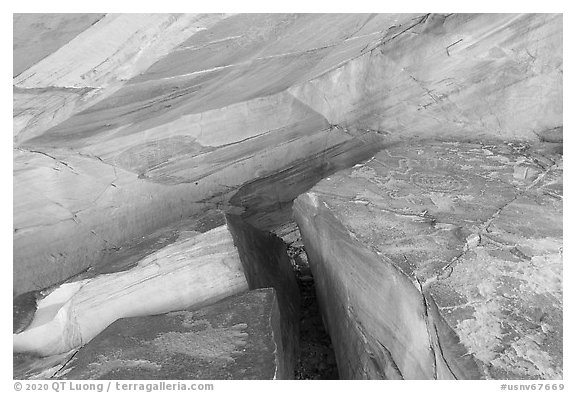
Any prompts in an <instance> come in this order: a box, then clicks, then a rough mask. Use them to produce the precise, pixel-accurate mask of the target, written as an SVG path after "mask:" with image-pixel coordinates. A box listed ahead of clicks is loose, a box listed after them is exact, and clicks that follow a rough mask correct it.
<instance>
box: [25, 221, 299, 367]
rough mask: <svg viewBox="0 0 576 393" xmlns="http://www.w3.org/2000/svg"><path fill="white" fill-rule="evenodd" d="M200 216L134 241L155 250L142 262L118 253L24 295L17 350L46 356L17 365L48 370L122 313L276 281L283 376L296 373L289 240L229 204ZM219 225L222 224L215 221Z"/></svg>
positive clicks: (158, 310)
mask: <svg viewBox="0 0 576 393" xmlns="http://www.w3.org/2000/svg"><path fill="white" fill-rule="evenodd" d="M195 224H196V225H195V226H190V227H187V229H188V230H187V231H179V232H178V234H179V236H178V237H177V238H174V237H172V239H171V241H169V242H168V244H165V245H163V246H162V247H161V248H160V249H158V250H153V249H154V248H155V247H152V250H153V251H151V250H150V249H149V248H147V246H149V243H150V242H144V243H143V244H142V243H141V244H138V245H137V246H135V247H133V248H132V249H131V250H129V251H128V252H127V253H128V254H129V255H132V256H135V255H140V253H141V252H142V249H143V248H144V250H145V251H144V252H148V255H146V256H144V257H143V258H142V259H140V260H138V261H137V263H136V264H134V263H133V259H134V258H132V261H131V260H130V259H128V260H126V259H123V258H122V259H121V261H118V262H121V263H118V262H117V263H114V261H111V262H110V263H108V264H106V265H105V266H102V267H100V268H96V269H91V270H90V271H88V272H86V273H84V274H83V275H81V276H78V277H76V278H75V279H74V280H70V282H67V283H64V284H62V285H60V286H58V287H56V288H52V289H50V290H49V291H46V293H29V294H26V295H22V296H19V297H18V298H17V299H18V300H19V301H18V302H17V306H19V308H18V307H16V306H15V313H16V314H15V315H16V316H17V319H16V321H15V328H14V333H15V334H14V351H15V352H16V353H32V354H34V355H40V356H42V357H45V358H44V359H38V358H37V357H33V356H32V357H30V356H25V355H18V356H17V357H16V358H15V363H16V364H17V365H18V366H17V367H16V368H15V373H16V374H17V375H21V376H28V377H29V376H32V375H38V374H39V375H45V374H44V373H45V372H48V370H45V369H46V368H48V367H50V368H52V367H56V366H57V365H58V364H59V363H58V362H60V361H62V359H63V357H62V356H63V354H67V353H69V352H70V351H74V350H76V349H78V348H79V347H80V346H82V345H84V344H86V343H88V342H90V341H91V340H92V339H93V338H94V337H96V336H97V335H98V334H100V332H101V331H102V330H104V329H105V328H106V327H107V326H109V325H110V324H112V323H113V322H114V321H116V320H118V319H121V318H129V317H140V316H148V315H157V314H162V313H166V312H170V311H177V310H186V309H188V310H191V309H197V308H200V307H202V306H204V305H207V304H213V303H215V302H217V301H218V300H221V299H223V298H225V297H228V296H231V295H235V294H239V293H242V292H245V291H247V290H248V289H257V288H275V289H276V291H277V292H276V293H277V294H276V293H274V295H273V298H274V304H276V302H277V303H278V305H277V306H275V307H277V311H275V312H277V313H278V314H279V315H278V317H277V318H281V319H282V320H283V323H282V324H279V322H278V321H277V320H274V321H275V322H274V323H278V326H276V327H275V328H277V329H278V332H277V333H276V335H277V340H278V341H279V345H281V346H282V362H281V364H280V365H279V366H278V367H279V370H280V369H281V370H280V371H278V372H279V373H281V374H282V376H283V378H284V377H287V375H289V374H290V372H291V373H292V377H293V373H294V365H295V362H296V355H297V350H298V325H297V322H296V321H298V317H299V296H298V289H297V284H296V281H295V277H294V274H293V272H292V270H291V266H290V261H289V259H288V255H287V254H286V246H285V245H284V243H283V242H282V240H281V239H279V238H278V237H276V236H275V235H272V234H266V233H263V232H261V231H259V230H257V229H255V228H253V227H251V226H250V225H248V224H246V223H245V222H244V221H243V220H242V219H241V218H239V217H234V216H227V217H226V216H225V215H224V214H223V213H221V212H220V213H218V212H214V213H213V214H212V215H211V216H210V215H209V214H204V215H203V216H202V219H200V220H198V221H196V222H195ZM220 224H224V225H220ZM215 225H219V226H216V227H215V228H212V227H214V226H215ZM194 229H196V230H194ZM197 230H199V231H202V232H199V231H197ZM153 246H154V244H153ZM276 298H278V300H276ZM20 299H21V300H20ZM275 318H276V317H275ZM56 355H61V356H60V357H58V356H56ZM54 362H56V364H53V363H54ZM43 367H44V368H43ZM57 370H58V368H56V369H55V370H53V371H57ZM167 377H168V376H165V378H167Z"/></svg>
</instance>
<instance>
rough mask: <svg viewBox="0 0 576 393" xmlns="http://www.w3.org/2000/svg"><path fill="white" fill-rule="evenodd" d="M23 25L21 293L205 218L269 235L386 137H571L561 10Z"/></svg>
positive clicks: (19, 32) (53, 20)
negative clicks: (565, 113) (241, 217)
mask: <svg viewBox="0 0 576 393" xmlns="http://www.w3.org/2000/svg"><path fill="white" fill-rule="evenodd" d="M14 31H15V42H14V48H15V52H14V62H15V63H14V65H15V70H14V74H15V77H14V79H13V85H14V158H13V161H14V262H13V263H14V295H15V296H17V295H19V294H22V293H25V292H28V291H32V290H38V289H43V288H45V287H48V286H51V285H54V284H56V283H58V282H61V281H62V280H65V279H67V278H69V277H70V276H72V275H75V274H78V273H80V272H82V271H84V270H85V269H88V268H89V267H91V266H94V265H96V264H98V263H99V262H100V261H101V260H102V259H103V258H105V257H106V255H107V254H109V253H110V251H111V250H114V249H116V248H118V247H122V246H123V245H124V244H125V243H127V242H132V241H133V240H134V239H138V238H140V237H142V236H145V235H146V234H149V233H151V232H153V231H156V230H158V229H159V228H162V227H165V226H169V225H173V224H174V223H175V222H177V221H179V220H182V219H186V218H188V217H190V216H192V215H194V214H196V213H198V212H200V211H203V210H204V209H206V208H214V207H222V206H226V205H230V204H232V205H235V206H237V207H239V208H241V209H246V216H245V217H246V218H250V220H251V222H252V223H253V224H255V225H257V226H258V227H259V228H261V229H269V228H271V227H272V226H274V225H277V224H278V223H279V222H278V221H277V219H278V220H281V219H285V218H286V217H288V216H289V215H288V214H284V215H282V214H279V213H276V212H271V211H272V210H274V209H277V208H278V207H283V208H285V209H284V210H283V213H287V212H289V211H290V205H291V202H292V199H293V198H294V197H296V196H297V195H298V194H299V193H301V192H304V191H306V190H307V188H308V187H310V186H312V185H313V184H314V183H315V182H316V181H317V180H319V179H320V178H322V177H324V176H326V175H329V174H330V173H332V172H334V171H336V170H338V169H342V168H345V167H348V166H351V165H354V164H355V163H357V162H360V161H362V160H365V159H366V158H368V157H370V156H371V155H373V154H374V153H375V152H376V151H377V150H379V149H380V148H381V147H383V143H384V142H386V143H390V142H391V141H397V140H405V139H408V138H412V137H424V138H431V137H435V138H440V137H448V136H450V137H459V138H471V137H473V138H513V139H521V140H524V139H526V140H537V139H546V140H555V141H558V140H562V105H561V104H562V15H561V14H501V15H496V14H328V15H322V14H240V15H228V14H174V15H172V14H156V15H145V14H139V15H134V14H126V15H118V14H107V15H91V16H90V15H62V14H55V15H51V16H50V17H46V15H38V14H36V15H27V16H22V15H15V18H14ZM30 36H33V37H34V39H33V40H29V39H28V37H30ZM257 190H261V191H257Z"/></svg>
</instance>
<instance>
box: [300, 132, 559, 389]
mask: <svg viewBox="0 0 576 393" xmlns="http://www.w3.org/2000/svg"><path fill="white" fill-rule="evenodd" d="M294 213H295V217H296V220H297V222H298V225H299V227H300V231H301V233H302V237H303V241H304V244H305V247H306V251H307V253H308V255H309V260H310V265H311V268H312V272H313V274H314V279H315V281H316V285H317V292H318V297H319V299H320V306H321V309H322V314H323V316H324V320H325V322H326V324H327V325H328V326H327V327H328V330H329V333H330V335H331V338H332V342H333V343H334V346H335V352H336V357H337V362H338V369H339V372H340V375H341V377H344V378H385V379H393V378H404V379H476V378H492V379H510V378H512V379H557V378H561V377H562V156H561V155H559V154H557V153H555V152H554V149H551V148H550V145H547V144H545V145H539V144H535V145H532V146H531V145H526V144H518V143H508V144H504V143H501V142H498V143H495V144H478V143H462V142H420V143H412V144H410V145H405V144H400V145H396V146H391V147H390V148H388V149H386V150H383V151H381V152H380V153H378V154H377V155H375V156H374V157H373V158H372V159H370V160H368V161H367V162H365V163H363V164H359V165H356V166H355V167H354V168H351V169H348V170H345V171H341V172H338V173H337V174H335V175H333V176H330V177H329V178H326V179H324V180H322V181H321V182H320V183H318V184H317V185H316V186H315V187H313V188H312V190H311V191H310V192H308V193H306V194H303V195H302V196H300V197H299V198H298V199H296V201H295V203H294Z"/></svg>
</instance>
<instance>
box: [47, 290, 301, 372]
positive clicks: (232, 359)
mask: <svg viewBox="0 0 576 393" xmlns="http://www.w3.org/2000/svg"><path fill="white" fill-rule="evenodd" d="M276 294H277V292H276V291H275V290H274V289H272V288H267V289H257V290H253V291H250V292H247V293H243V294H239V295H234V296H231V297H228V298H226V299H224V300H221V301H220V302H218V303H216V304H213V305H211V306H206V307H203V308H201V309H199V310H182V311H176V312H171V313H168V314H164V315H157V316H148V317H138V318H124V319H120V320H118V321H116V322H114V323H113V324H112V325H110V326H109V327H108V328H107V329H106V330H104V331H103V332H102V333H100V334H99V335H98V337H96V338H95V339H94V340H92V341H91V342H90V343H88V344H87V345H85V346H84V347H82V348H81V349H80V350H79V351H78V353H76V355H75V356H74V358H73V359H72V360H71V361H70V362H69V363H68V364H66V367H64V368H63V369H62V370H61V371H60V372H59V373H58V374H57V375H56V376H55V377H56V378H61V379H171V380H182V379H195V380H214V379H292V378H293V375H294V370H293V368H290V367H291V363H290V362H291V361H290V360H289V359H288V357H289V355H288V353H287V352H286V351H285V347H284V346H283V340H282V338H283V337H284V336H283V333H282V326H285V325H286V324H288V325H289V324H294V323H295V322H296V323H297V320H292V321H290V320H284V319H283V318H282V317H281V316H280V312H279V307H278V297H277V296H276Z"/></svg>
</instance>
